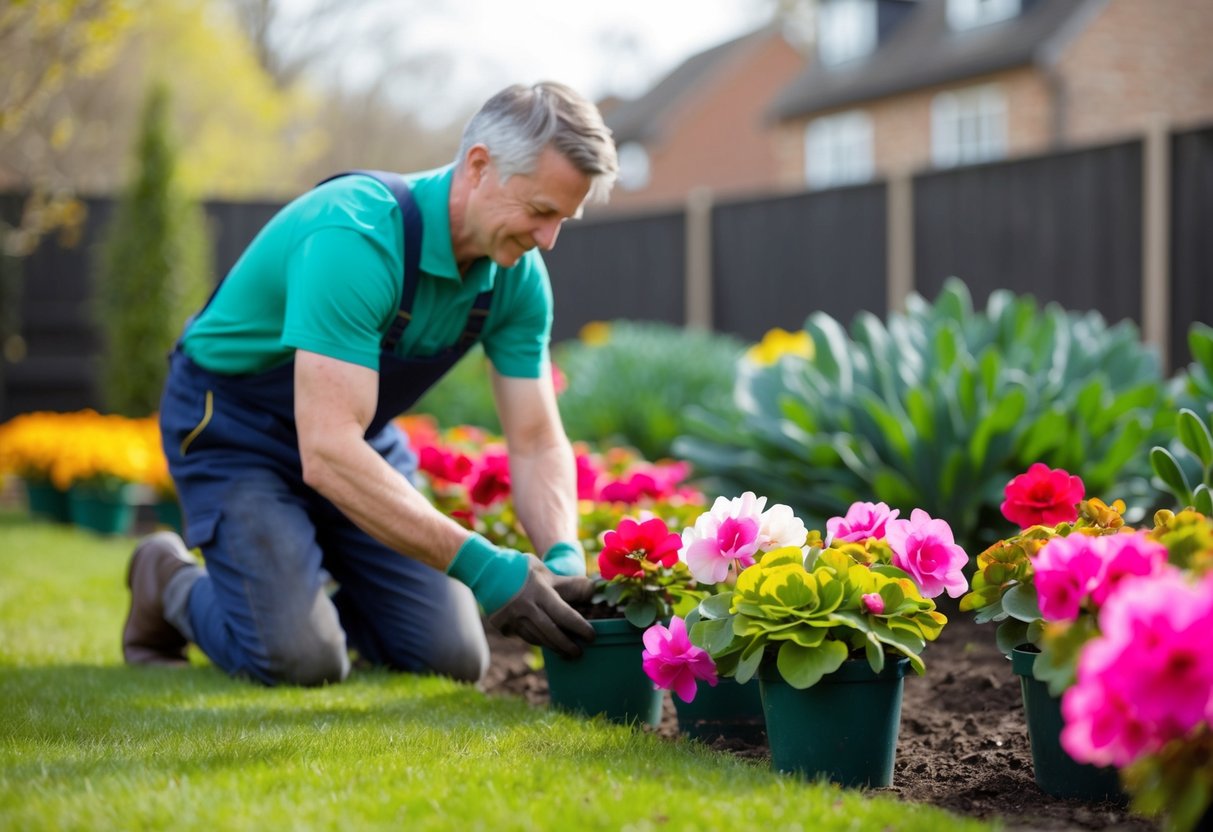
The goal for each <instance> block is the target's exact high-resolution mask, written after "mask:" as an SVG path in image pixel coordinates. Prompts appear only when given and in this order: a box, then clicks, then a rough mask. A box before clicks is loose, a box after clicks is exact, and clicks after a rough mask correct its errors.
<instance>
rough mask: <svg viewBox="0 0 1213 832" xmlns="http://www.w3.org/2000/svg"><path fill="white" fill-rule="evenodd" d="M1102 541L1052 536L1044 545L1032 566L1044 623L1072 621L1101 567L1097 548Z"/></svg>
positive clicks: (1081, 537) (1080, 537)
mask: <svg viewBox="0 0 1213 832" xmlns="http://www.w3.org/2000/svg"><path fill="white" fill-rule="evenodd" d="M1101 539H1102V538H1097V537H1091V536H1089V535H1085V534H1072V535H1070V536H1069V537H1055V538H1053V539H1052V540H1050V541H1049V542H1048V543H1046V544H1045V545H1044V546H1043V547H1042V548H1041V550H1040V551H1039V552H1037V553H1036V557H1034V558H1032V567H1033V569H1034V570H1035V572H1036V574H1035V576H1034V577H1033V579H1032V580H1033V582H1034V583H1035V584H1036V594H1037V596H1038V597H1039V601H1040V616H1041V618H1043V619H1044V620H1045V621H1073V620H1074V619H1076V618H1078V612H1079V610H1080V609H1081V608H1082V602H1083V600H1084V599H1085V598H1086V597H1087V594H1088V593H1089V592H1090V591H1091V587H1092V586H1093V585H1094V584H1095V582H1096V580H1097V579H1098V578H1099V573H1100V571H1101V569H1102V568H1103V558H1102V557H1101V556H1100V554H1099V551H1098V549H1097V546H1098V541H1100V540H1101Z"/></svg>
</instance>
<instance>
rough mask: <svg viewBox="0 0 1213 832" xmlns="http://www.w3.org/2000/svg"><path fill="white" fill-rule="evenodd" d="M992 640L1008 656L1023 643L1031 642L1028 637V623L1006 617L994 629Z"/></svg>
mask: <svg viewBox="0 0 1213 832" xmlns="http://www.w3.org/2000/svg"><path fill="white" fill-rule="evenodd" d="M994 641H995V643H996V644H997V645H998V649H999V650H1001V651H1002V652H1003V654H1004V655H1007V656H1010V655H1011V651H1012V650H1014V649H1015V648H1016V647H1020V646H1021V645H1024V644H1031V643H1032V640H1031V639H1030V638H1029V637H1028V625H1027V624H1026V623H1024V622H1023V621H1020V620H1018V619H1015V618H1008V619H1007V620H1006V621H1003V622H1002V623H1001V624H999V625H998V629H997V630H995V631H994Z"/></svg>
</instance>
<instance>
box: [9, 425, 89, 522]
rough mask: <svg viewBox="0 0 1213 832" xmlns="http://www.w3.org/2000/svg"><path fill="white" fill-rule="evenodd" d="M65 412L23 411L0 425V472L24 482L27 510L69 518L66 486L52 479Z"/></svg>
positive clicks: (66, 519) (63, 519) (31, 512)
mask: <svg viewBox="0 0 1213 832" xmlns="http://www.w3.org/2000/svg"><path fill="white" fill-rule="evenodd" d="M72 418H73V417H72V414H66V413H50V412H37V413H22V414H20V415H18V416H14V417H13V418H12V419H10V420H8V421H7V422H5V423H4V424H3V425H0V473H2V474H12V475H15V476H16V477H18V478H19V479H20V480H21V481H22V483H23V484H24V486H25V492H26V496H27V499H28V501H29V511H30V514H32V515H34V516H36V517H45V518H46V519H48V520H53V521H56V522H59V523H67V522H70V520H71V517H70V515H69V514H68V505H67V490H66V489H61V488H59V487H57V486H56V485H55V484H54V482H52V481H51V469H52V467H53V466H54V462H55V458H56V456H57V455H58V450H59V441H60V437H61V436H62V435H63V427H62V424H63V422H65V421H68V420H71V419H72Z"/></svg>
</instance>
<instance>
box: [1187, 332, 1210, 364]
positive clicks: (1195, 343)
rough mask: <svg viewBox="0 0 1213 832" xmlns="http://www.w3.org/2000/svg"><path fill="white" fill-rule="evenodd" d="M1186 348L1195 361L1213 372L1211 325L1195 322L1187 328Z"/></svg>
mask: <svg viewBox="0 0 1213 832" xmlns="http://www.w3.org/2000/svg"><path fill="white" fill-rule="evenodd" d="M1188 349H1189V350H1190V351H1191V353H1192V357H1193V358H1194V359H1196V363H1198V364H1200V365H1201V366H1202V367H1204V368H1205V369H1206V370H1208V371H1209V372H1213V327H1209V326H1207V325H1206V324H1201V323H1195V324H1193V325H1192V328H1191V329H1189V330H1188Z"/></svg>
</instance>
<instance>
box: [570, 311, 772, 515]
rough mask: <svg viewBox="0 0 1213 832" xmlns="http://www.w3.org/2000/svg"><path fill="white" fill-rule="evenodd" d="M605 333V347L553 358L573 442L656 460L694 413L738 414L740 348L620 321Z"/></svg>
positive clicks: (585, 346)
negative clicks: (734, 396)
mask: <svg viewBox="0 0 1213 832" xmlns="http://www.w3.org/2000/svg"><path fill="white" fill-rule="evenodd" d="M607 332H608V335H607V337H606V340H605V342H597V341H596V342H594V343H587V342H585V341H569V342H565V343H562V344H559V345H558V346H557V347H556V349H555V351H554V358H555V360H556V364H557V366H559V367H560V369H561V370H562V371H563V373H564V375H565V377H566V378H567V380H568V389H567V390H565V391H564V392H563V393H561V395H560V398H559V403H560V415H561V417H562V418H563V419H564V426H565V430H566V431H567V432H568V435H569V438H571V439H579V440H584V441H586V442H590V443H593V444H596V445H599V446H601V447H608V446H610V445H627V446H631V447H633V448H636V449H637V450H638V451H640V453H641V454H642V455H643V456H644V457H645V458H646V459H652V460H658V459H664V458H667V457H670V456H672V455H673V442H674V439H675V438H676V437H677V436H679V435H680V434H681V433H683V432H684V425H685V422H684V417H685V413H686V410H687V409H688V408H689V407H691V406H696V407H698V408H700V409H702V410H704V411H706V412H708V413H711V414H717V415H720V416H721V417H724V416H726V415H729V414H733V413H734V410H735V408H734V407H733V404H732V400H731V393H732V389H733V366H734V364H735V363H736V362H737V359H738V358H739V357H740V356H741V354H742V347H743V345H742V344H741V342H739V341H737V340H735V339H733V338H731V337H729V336H725V335H719V334H714V333H710V332H703V331H701V330H693V329H683V328H681V327H675V326H670V325H669V324H660V323H652V322H640V321H616V322H614V323H612V324H611V325H610V327H609V330H607ZM753 490H758V489H753ZM738 493H740V491H739V492H738Z"/></svg>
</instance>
